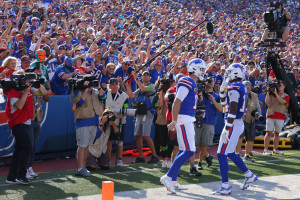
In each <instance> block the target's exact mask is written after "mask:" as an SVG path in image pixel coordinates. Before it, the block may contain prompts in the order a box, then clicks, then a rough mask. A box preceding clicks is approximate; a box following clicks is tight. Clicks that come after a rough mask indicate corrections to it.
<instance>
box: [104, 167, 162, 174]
mask: <svg viewBox="0 0 300 200" xmlns="http://www.w3.org/2000/svg"><path fill="white" fill-rule="evenodd" d="M159 169H160V168H153V169H142V170H132V171H125V172H111V173H104V175H113V174H130V173H137V172H146V171H148V172H149V171H157V170H159Z"/></svg>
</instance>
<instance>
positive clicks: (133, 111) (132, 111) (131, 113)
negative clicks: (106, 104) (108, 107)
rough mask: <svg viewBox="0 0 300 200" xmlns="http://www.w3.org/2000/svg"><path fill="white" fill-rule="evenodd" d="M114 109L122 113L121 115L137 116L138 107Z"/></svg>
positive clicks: (115, 111)
mask: <svg viewBox="0 0 300 200" xmlns="http://www.w3.org/2000/svg"><path fill="white" fill-rule="evenodd" d="M112 110H113V111H114V113H116V114H121V115H126V116H131V117H135V116H136V113H137V109H117V108H113V109H112Z"/></svg>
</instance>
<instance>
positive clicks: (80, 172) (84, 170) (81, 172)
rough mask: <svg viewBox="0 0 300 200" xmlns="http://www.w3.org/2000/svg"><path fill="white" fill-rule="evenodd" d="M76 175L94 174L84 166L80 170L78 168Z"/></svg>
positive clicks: (86, 175) (87, 175)
mask: <svg viewBox="0 0 300 200" xmlns="http://www.w3.org/2000/svg"><path fill="white" fill-rule="evenodd" d="M76 175H78V176H85V177H89V176H92V174H91V173H90V172H89V171H88V170H87V169H86V168H82V169H81V170H79V171H78V170H77V173H76Z"/></svg>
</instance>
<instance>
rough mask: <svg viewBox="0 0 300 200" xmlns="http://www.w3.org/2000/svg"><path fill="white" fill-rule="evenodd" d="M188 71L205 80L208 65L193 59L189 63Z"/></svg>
mask: <svg viewBox="0 0 300 200" xmlns="http://www.w3.org/2000/svg"><path fill="white" fill-rule="evenodd" d="M187 71H188V72H189V73H193V74H194V75H195V76H197V77H198V78H199V79H200V80H203V79H204V74H205V72H206V63H205V62H204V61H203V60H202V59H200V58H193V59H192V60H190V61H189V62H188V65H187Z"/></svg>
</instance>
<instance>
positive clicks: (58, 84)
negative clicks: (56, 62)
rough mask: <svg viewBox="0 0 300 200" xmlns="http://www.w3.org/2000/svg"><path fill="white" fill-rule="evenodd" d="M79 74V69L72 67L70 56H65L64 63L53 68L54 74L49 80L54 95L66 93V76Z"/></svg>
mask: <svg viewBox="0 0 300 200" xmlns="http://www.w3.org/2000/svg"><path fill="white" fill-rule="evenodd" d="M77 75H79V70H78V69H75V67H73V62H72V58H71V57H67V58H66V59H65V61H64V64H63V65H61V66H59V67H57V68H56V69H55V72H54V75H53V77H52V79H51V81H50V85H51V90H52V92H53V93H55V95H67V94H68V81H67V79H68V78H71V77H75V76H77Z"/></svg>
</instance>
